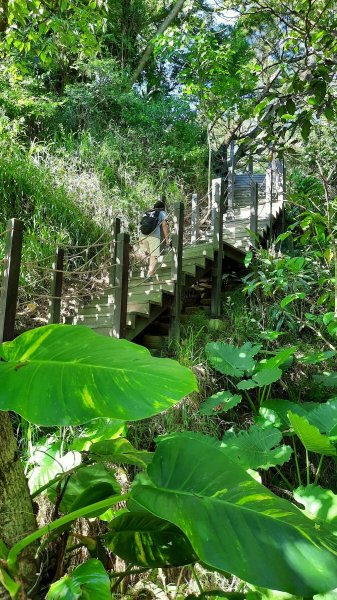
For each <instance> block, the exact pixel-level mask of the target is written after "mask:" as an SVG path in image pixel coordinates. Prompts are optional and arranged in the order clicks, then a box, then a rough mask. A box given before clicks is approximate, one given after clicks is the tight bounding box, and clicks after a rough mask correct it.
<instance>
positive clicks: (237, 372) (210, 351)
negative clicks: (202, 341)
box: [206, 342, 261, 377]
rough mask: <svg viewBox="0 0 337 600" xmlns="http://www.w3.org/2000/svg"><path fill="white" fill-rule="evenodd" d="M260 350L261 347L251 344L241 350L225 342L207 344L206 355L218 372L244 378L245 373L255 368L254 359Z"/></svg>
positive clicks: (247, 343) (248, 343) (245, 345)
mask: <svg viewBox="0 0 337 600" xmlns="http://www.w3.org/2000/svg"><path fill="white" fill-rule="evenodd" d="M260 349H261V346H252V344H251V343H250V342H246V343H245V344H244V345H243V346H241V347H240V348H237V347H236V346H232V345H231V344H225V343H224V342H211V343H209V344H206V355H207V358H208V360H209V362H210V364H211V365H212V367H213V368H214V369H215V370H216V371H219V372H220V373H222V374H223V375H229V376H232V377H242V376H243V375H244V373H245V371H250V370H252V369H253V368H254V366H255V361H254V359H253V357H254V356H255V355H256V354H257V353H258V352H259V350H260Z"/></svg>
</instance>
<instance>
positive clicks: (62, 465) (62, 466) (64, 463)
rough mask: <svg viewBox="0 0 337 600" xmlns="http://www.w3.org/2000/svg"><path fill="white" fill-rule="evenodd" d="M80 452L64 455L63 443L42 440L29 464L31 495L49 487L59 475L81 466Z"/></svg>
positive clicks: (33, 449)
mask: <svg viewBox="0 0 337 600" xmlns="http://www.w3.org/2000/svg"><path fill="white" fill-rule="evenodd" d="M81 460H82V459H81V455H80V454H79V452H67V453H66V454H63V452H62V443H61V441H59V440H57V441H55V437H50V438H46V439H40V440H39V443H38V444H37V445H36V447H33V448H32V452H31V456H30V458H29V460H28V462H27V465H26V469H29V471H28V485H29V489H30V492H31V493H34V492H36V491H37V490H38V489H39V488H41V487H43V486H45V485H47V484H48V483H49V482H50V481H52V480H53V479H54V478H55V477H57V475H60V474H61V473H65V472H68V471H71V469H73V468H74V467H77V466H78V465H80V464H81Z"/></svg>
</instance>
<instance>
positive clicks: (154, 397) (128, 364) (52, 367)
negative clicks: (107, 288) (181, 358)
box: [0, 325, 197, 426]
mask: <svg viewBox="0 0 337 600" xmlns="http://www.w3.org/2000/svg"><path fill="white" fill-rule="evenodd" d="M0 356H1V357H2V359H3V360H1V361H0V381H1V385H0V410H13V411H15V412H17V413H19V414H20V415H22V416H23V417H24V418H25V419H27V420H28V421H31V422H32V423H36V424H38V425H45V426H54V425H78V424H81V423H84V422H86V421H90V420H91V419H95V418H98V417H109V418H112V419H121V420H124V421H127V420H131V421H137V420H139V419H144V418H145V417H150V416H152V415H155V414H157V413H159V412H161V411H163V410H165V409H167V408H169V407H170V406H173V405H174V404H176V402H178V401H179V400H181V399H182V398H183V397H184V396H186V395H187V394H189V393H190V392H192V391H194V390H196V389H197V385H196V380H195V377H194V375H193V373H192V372H191V371H190V370H189V369H187V368H186V367H182V366H181V365H179V364H178V363H177V362H176V361H174V360H170V359H166V358H153V357H152V356H151V354H150V352H149V351H148V350H146V349H145V348H143V347H141V346H138V345H137V344H132V343H131V342H128V341H126V340H117V339H114V338H109V337H105V336H102V335H98V334H96V333H94V332H93V331H92V330H91V329H89V328H88V327H82V326H79V325H78V326H76V327H75V326H73V325H47V326H45V327H39V328H38V329H33V330H31V331H27V332H25V333H23V334H22V335H20V336H19V337H17V338H16V339H15V340H14V341H13V342H6V343H4V344H2V346H1V347H0Z"/></svg>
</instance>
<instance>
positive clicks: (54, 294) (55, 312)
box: [48, 248, 64, 325]
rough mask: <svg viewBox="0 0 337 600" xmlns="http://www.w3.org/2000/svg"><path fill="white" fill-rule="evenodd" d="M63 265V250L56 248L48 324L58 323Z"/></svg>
mask: <svg viewBox="0 0 337 600" xmlns="http://www.w3.org/2000/svg"><path fill="white" fill-rule="evenodd" d="M63 265H64V250H63V248H57V249H56V254H55V262H54V264H53V272H52V273H53V274H52V282H51V298H50V301H49V315H48V324H49V325H51V324H52V323H60V320H61V300H62V285H63Z"/></svg>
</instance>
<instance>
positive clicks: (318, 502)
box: [294, 484, 337, 535]
mask: <svg viewBox="0 0 337 600" xmlns="http://www.w3.org/2000/svg"><path fill="white" fill-rule="evenodd" d="M294 498H295V500H297V502H300V503H301V504H303V505H304V510H305V514H306V515H308V517H310V518H311V519H314V520H316V521H317V522H323V523H325V524H326V525H328V527H329V529H330V530H331V531H332V532H333V533H334V534H335V535H337V496H336V494H334V493H333V492H332V491H331V490H326V489H324V488H322V487H320V486H318V485H314V484H311V485H307V486H301V487H299V488H297V489H296V490H294Z"/></svg>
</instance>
